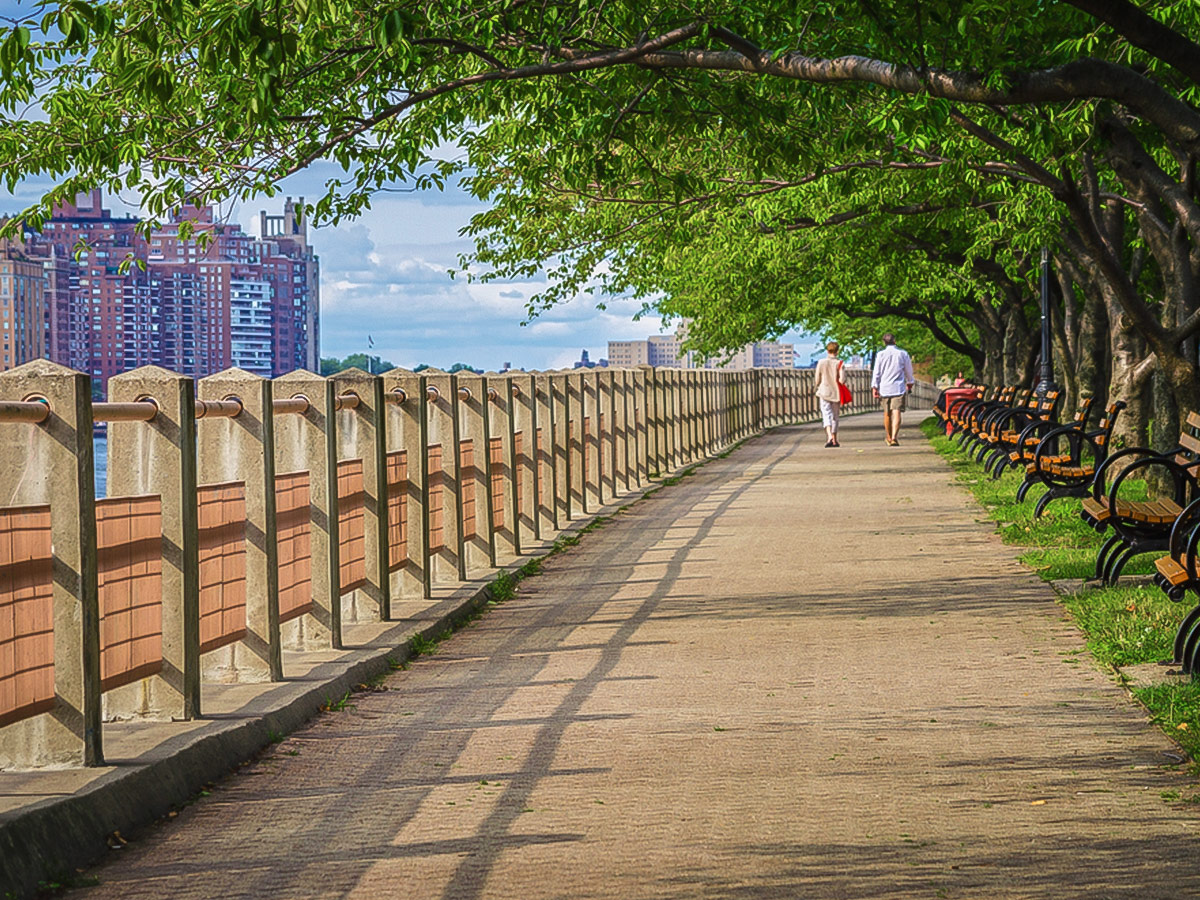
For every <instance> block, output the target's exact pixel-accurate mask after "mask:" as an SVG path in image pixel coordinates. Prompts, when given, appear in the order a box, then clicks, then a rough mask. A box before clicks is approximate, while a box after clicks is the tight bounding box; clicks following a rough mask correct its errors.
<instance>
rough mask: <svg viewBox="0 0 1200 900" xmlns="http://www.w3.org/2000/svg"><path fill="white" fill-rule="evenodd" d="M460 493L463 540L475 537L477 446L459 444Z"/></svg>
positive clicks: (466, 443) (463, 442)
mask: <svg viewBox="0 0 1200 900" xmlns="http://www.w3.org/2000/svg"><path fill="white" fill-rule="evenodd" d="M458 460H459V470H458V493H459V497H460V498H461V500H462V521H463V533H462V536H463V540H464V541H465V540H466V539H467V538H473V537H475V477H476V473H475V445H474V443H473V442H472V441H459V442H458Z"/></svg>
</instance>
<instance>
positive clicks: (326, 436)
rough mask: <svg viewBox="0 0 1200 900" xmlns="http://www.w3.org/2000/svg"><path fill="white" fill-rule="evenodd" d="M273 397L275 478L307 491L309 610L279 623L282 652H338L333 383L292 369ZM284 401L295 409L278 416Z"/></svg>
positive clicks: (338, 549) (339, 614) (276, 384)
mask: <svg viewBox="0 0 1200 900" xmlns="http://www.w3.org/2000/svg"><path fill="white" fill-rule="evenodd" d="M273 392H274V396H273V399H274V403H275V405H276V407H279V409H278V410H277V411H276V415H275V473H276V477H277V478H278V479H283V478H285V477H288V476H294V477H295V478H297V479H300V481H301V482H302V484H303V486H304V487H305V488H307V490H308V543H309V554H310V571H309V579H310V587H309V589H310V591H311V594H312V606H311V608H310V609H309V610H308V611H307V612H305V613H304V614H303V615H300V616H297V617H296V618H294V619H292V620H291V621H289V622H285V623H284V625H283V629H282V631H283V634H282V643H283V647H284V649H288V650H323V649H327V648H331V647H332V648H334V649H341V647H342V602H341V545H340V541H339V527H338V478H337V434H336V431H335V427H336V426H335V421H336V420H335V416H336V412H335V409H334V383H333V381H332V379H329V378H324V377H322V376H320V375H316V374H314V373H312V372H306V371H304V370H302V369H297V370H296V371H294V372H289V373H288V374H287V375H282V376H280V377H279V378H276V379H275V380H274V382H273ZM298 401H303V402H299V403H297V402H298ZM289 402H290V403H293V404H297V408H296V409H294V410H288V411H282V407H281V406H280V405H281V404H284V403H289ZM304 473H307V478H305V477H304Z"/></svg>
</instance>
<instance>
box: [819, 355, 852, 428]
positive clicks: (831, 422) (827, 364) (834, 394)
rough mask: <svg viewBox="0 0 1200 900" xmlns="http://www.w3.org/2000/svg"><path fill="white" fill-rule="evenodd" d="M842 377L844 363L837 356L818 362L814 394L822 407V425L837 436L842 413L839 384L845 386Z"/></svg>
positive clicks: (844, 380)
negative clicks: (839, 418)
mask: <svg viewBox="0 0 1200 900" xmlns="http://www.w3.org/2000/svg"><path fill="white" fill-rule="evenodd" d="M845 383H846V379H845V378H843V377H842V361H841V360H840V359H838V358H837V357H836V356H826V357H825V358H824V359H822V360H820V361H818V362H817V371H816V375H815V377H814V378H813V387H814V391H813V392H814V393H815V394H816V395H817V402H818V403H819V404H820V406H821V424H822V425H824V426H825V427H826V428H829V429H831V430H832V431H833V433H834V434H837V427H838V416H839V414H840V413H841V411H842V394H841V392H840V391H839V390H838V385H839V384H845Z"/></svg>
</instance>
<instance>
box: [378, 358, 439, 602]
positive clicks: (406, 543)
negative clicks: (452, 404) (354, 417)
mask: <svg viewBox="0 0 1200 900" xmlns="http://www.w3.org/2000/svg"><path fill="white" fill-rule="evenodd" d="M383 394H384V411H385V415H386V425H385V427H384V429H383V431H384V435H385V438H386V440H387V445H386V450H387V466H388V472H389V477H388V479H387V480H388V505H389V506H390V510H389V512H388V529H389V531H391V532H392V535H393V539H392V540H390V541H389V554H388V558H389V561H390V563H389V567H390V570H391V572H390V577H389V581H390V591H391V598H392V605H393V606H395V604H396V603H399V602H409V601H419V600H423V599H426V598H428V597H429V596H430V587H431V585H430V578H429V566H428V565H427V563H428V556H429V553H428V550H429V482H428V480H427V476H428V467H427V465H426V461H427V454H426V448H427V447H428V446H429V419H428V412H427V406H428V403H429V399H428V396H427V392H426V378H425V377H424V376H423V375H418V374H416V373H414V372H409V371H406V370H404V369H392V370H391V371H390V372H385V373H384V374H383ZM389 398H390V399H391V402H388V400H389ZM401 548H402V549H401ZM401 557H402V558H401Z"/></svg>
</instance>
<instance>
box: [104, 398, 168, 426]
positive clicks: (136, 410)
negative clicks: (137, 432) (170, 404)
mask: <svg viewBox="0 0 1200 900" xmlns="http://www.w3.org/2000/svg"><path fill="white" fill-rule="evenodd" d="M157 415H158V404H157V403H155V402H154V401H153V400H134V401H132V402H129V403H109V402H107V401H105V402H103V403H93V404H92V421H93V422H149V421H150V420H151V419H153V418H154V417H155V416H157Z"/></svg>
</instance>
